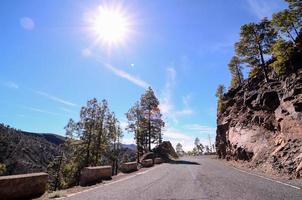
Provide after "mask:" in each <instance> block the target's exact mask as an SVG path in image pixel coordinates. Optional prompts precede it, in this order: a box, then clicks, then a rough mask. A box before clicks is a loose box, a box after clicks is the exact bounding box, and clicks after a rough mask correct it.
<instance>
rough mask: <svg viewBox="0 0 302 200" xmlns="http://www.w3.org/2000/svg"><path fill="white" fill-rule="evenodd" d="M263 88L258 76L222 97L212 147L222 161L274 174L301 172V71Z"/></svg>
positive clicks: (280, 78)
mask: <svg viewBox="0 0 302 200" xmlns="http://www.w3.org/2000/svg"><path fill="white" fill-rule="evenodd" d="M299 68H300V67H297V69H296V70H295V71H294V72H292V73H290V74H287V75H286V76H282V77H278V78H275V79H272V80H271V81H270V82H268V83H266V82H265V81H264V79H263V77H261V76H260V75H258V76H256V77H254V78H250V79H248V80H246V81H245V82H244V83H243V84H242V85H241V86H240V87H238V88H235V89H230V90H229V91H228V92H227V93H226V94H225V95H224V96H223V99H222V100H223V111H222V112H221V113H219V114H218V118H217V133H216V147H217V153H218V156H219V157H220V158H226V159H233V160H246V161H250V166H252V167H264V168H266V169H271V170H273V171H276V172H278V173H284V174H289V175H291V176H300V173H299V171H300V170H301V169H302V70H301V69H299Z"/></svg>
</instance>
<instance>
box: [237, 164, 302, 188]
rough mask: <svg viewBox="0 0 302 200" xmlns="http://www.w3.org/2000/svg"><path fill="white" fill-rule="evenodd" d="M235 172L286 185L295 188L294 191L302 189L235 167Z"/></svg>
mask: <svg viewBox="0 0 302 200" xmlns="http://www.w3.org/2000/svg"><path fill="white" fill-rule="evenodd" d="M233 168H234V169H235V170H237V171H240V172H243V173H246V174H249V175H252V176H257V177H259V178H263V179H265V180H268V181H272V182H275V183H279V184H282V185H285V186H288V187H291V188H294V189H297V190H300V189H301V188H299V187H297V186H294V185H291V184H288V183H283V182H281V181H277V180H274V179H270V178H267V177H265V176H261V175H258V174H254V173H250V172H247V171H244V170H241V169H238V168H235V167H233Z"/></svg>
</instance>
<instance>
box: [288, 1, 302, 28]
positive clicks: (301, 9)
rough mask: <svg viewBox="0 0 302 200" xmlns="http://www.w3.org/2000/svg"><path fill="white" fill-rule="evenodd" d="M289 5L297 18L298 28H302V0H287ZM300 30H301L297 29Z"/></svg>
mask: <svg viewBox="0 0 302 200" xmlns="http://www.w3.org/2000/svg"><path fill="white" fill-rule="evenodd" d="M285 1H286V2H287V3H288V4H289V5H288V7H289V10H290V12H291V13H292V14H293V15H294V16H295V18H296V19H297V26H296V27H297V28H299V29H301V28H302V1H301V0H285ZM297 32H299V31H297Z"/></svg>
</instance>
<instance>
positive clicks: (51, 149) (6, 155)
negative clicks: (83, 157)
mask: <svg viewBox="0 0 302 200" xmlns="http://www.w3.org/2000/svg"><path fill="white" fill-rule="evenodd" d="M64 141H65V138H64V137H63V136H60V135H57V134H52V133H31V132H26V131H21V130H17V129H14V128H11V127H9V126H6V125H4V124H0V163H2V164H5V165H6V169H7V170H6V173H5V174H4V175H12V174H23V173H31V172H42V171H45V172H46V171H47V166H48V164H49V163H50V162H51V161H52V160H53V159H54V157H55V156H58V155H59V145H60V144H62V143H64ZM121 146H122V149H121V153H120V155H119V160H120V161H121V162H122V161H123V160H126V161H133V160H135V158H136V156H135V155H136V154H135V153H136V145H135V144H121Z"/></svg>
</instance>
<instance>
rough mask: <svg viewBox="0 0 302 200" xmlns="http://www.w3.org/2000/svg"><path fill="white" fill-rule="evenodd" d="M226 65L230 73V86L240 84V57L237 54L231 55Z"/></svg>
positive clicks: (241, 76) (241, 80)
mask: <svg viewBox="0 0 302 200" xmlns="http://www.w3.org/2000/svg"><path fill="white" fill-rule="evenodd" d="M228 66H229V70H230V72H231V75H232V81H231V87H237V86H239V85H241V84H242V82H243V74H242V66H241V61H240V59H239V58H238V57H237V56H233V57H232V59H231V61H230V63H229V65H228Z"/></svg>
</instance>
